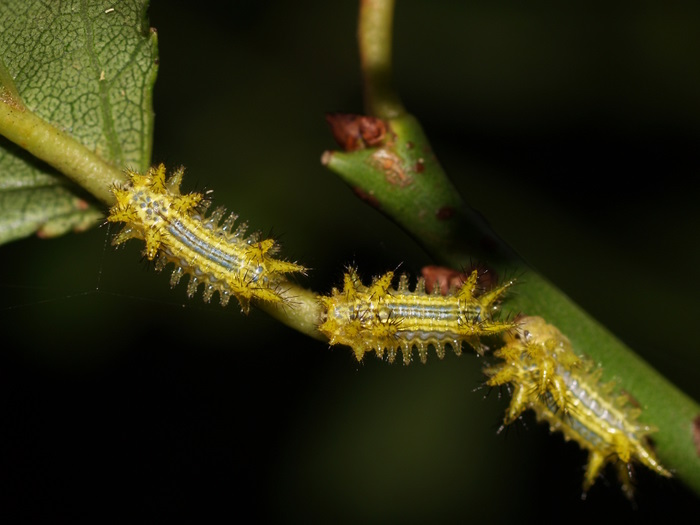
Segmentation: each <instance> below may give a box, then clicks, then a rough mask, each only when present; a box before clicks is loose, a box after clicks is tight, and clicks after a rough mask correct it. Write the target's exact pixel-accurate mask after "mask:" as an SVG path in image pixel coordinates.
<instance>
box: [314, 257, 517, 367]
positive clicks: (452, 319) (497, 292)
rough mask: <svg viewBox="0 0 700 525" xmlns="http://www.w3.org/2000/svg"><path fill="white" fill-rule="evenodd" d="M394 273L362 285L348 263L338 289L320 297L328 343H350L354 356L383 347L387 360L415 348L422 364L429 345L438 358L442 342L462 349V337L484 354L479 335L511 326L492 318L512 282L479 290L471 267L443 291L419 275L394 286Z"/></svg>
mask: <svg viewBox="0 0 700 525" xmlns="http://www.w3.org/2000/svg"><path fill="white" fill-rule="evenodd" d="M393 278H394V272H387V273H386V274H384V275H383V276H381V277H378V278H375V279H374V280H373V281H372V284H371V285H369V286H365V285H363V284H362V281H361V280H360V277H359V276H358V274H357V271H356V270H355V269H353V268H351V269H349V271H348V272H347V273H346V274H345V278H344V285H343V289H342V290H338V289H333V291H332V293H331V295H330V296H321V297H319V300H320V301H321V304H322V305H323V307H324V310H325V315H324V318H323V323H322V324H321V326H320V327H319V330H320V331H321V332H322V333H323V334H325V335H326V336H327V337H328V338H329V340H330V343H331V345H335V344H343V345H347V346H349V347H351V348H352V349H353V351H354V352H355V356H356V357H357V359H358V361H361V360H362V358H363V357H364V354H365V353H366V352H371V351H372V350H374V351H376V353H377V356H378V357H383V356H384V352H385V350H386V352H387V359H388V360H389V362H393V361H394V359H395V358H396V353H397V351H398V350H401V352H402V354H403V361H404V363H405V364H409V363H410V362H411V355H412V351H413V347H415V348H416V349H417V350H418V355H419V356H420V360H421V361H422V362H424V363H425V361H426V359H427V356H428V347H429V346H430V345H432V346H434V347H435V350H436V352H437V355H438V356H439V357H440V358H442V357H444V355H445V345H450V346H451V347H452V349H453V350H454V352H455V353H456V354H458V355H459V354H461V351H462V350H461V346H462V342H466V343H468V344H469V345H470V346H472V347H473V348H474V349H475V350H476V351H477V352H479V353H480V354H483V352H484V347H483V345H482V344H481V341H480V337H481V336H487V335H494V334H499V333H502V332H505V331H507V330H510V329H512V328H513V327H514V326H515V325H514V323H512V322H510V321H496V320H494V316H495V314H496V312H497V309H498V302H499V300H500V298H501V296H502V295H503V294H504V293H505V291H506V290H507V289H508V288H509V287H510V286H511V285H512V284H513V283H514V281H508V282H506V283H505V284H503V285H502V286H499V287H497V288H495V289H493V290H491V291H487V292H484V293H479V291H478V286H477V281H478V278H479V274H478V271H477V270H474V271H473V272H471V274H470V275H469V277H468V278H467V280H466V281H465V282H464V283H463V284H462V285H461V286H460V287H459V288H453V289H451V290H450V291H448V293H447V295H445V296H443V295H440V289H439V286H434V287H433V292H432V293H426V290H425V280H424V279H423V278H420V279H418V282H417V284H416V287H415V289H414V290H413V291H411V290H409V287H408V276H406V275H402V276H401V277H400V279H399V284H398V287H397V288H395V289H393V288H391V282H392V280H393Z"/></svg>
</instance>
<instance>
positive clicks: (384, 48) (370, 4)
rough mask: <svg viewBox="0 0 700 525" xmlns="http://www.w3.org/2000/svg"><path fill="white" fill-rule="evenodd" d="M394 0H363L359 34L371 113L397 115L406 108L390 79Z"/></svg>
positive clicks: (366, 93) (367, 104) (366, 95)
mask: <svg viewBox="0 0 700 525" xmlns="http://www.w3.org/2000/svg"><path fill="white" fill-rule="evenodd" d="M393 19H394V0H361V2H360V20H359V24H358V34H359V42H360V60H361V61H362V76H363V81H364V87H365V106H366V110H367V112H368V113H369V114H371V115H376V116H378V117H380V118H395V117H398V116H400V115H403V114H404V113H405V112H406V110H405V109H404V107H403V104H401V100H400V99H399V97H398V95H397V94H396V92H395V91H394V88H393V86H392V83H391V29H392V24H393Z"/></svg>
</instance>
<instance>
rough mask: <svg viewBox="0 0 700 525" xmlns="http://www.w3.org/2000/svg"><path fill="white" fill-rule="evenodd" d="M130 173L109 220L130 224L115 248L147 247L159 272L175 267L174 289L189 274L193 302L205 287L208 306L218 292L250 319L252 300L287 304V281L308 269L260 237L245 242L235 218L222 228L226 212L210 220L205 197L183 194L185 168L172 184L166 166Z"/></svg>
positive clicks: (117, 192)
mask: <svg viewBox="0 0 700 525" xmlns="http://www.w3.org/2000/svg"><path fill="white" fill-rule="evenodd" d="M127 173H128V175H129V182H128V183H127V184H126V185H124V186H115V188H114V190H113V192H114V196H115V197H116V199H117V204H116V205H114V206H113V207H112V209H111V210H110V215H109V217H108V218H107V220H108V221H110V222H124V223H126V225H125V226H124V229H122V231H121V232H120V233H119V234H118V235H117V236H115V238H114V239H113V241H112V244H115V245H116V244H121V243H123V242H125V241H127V240H129V239H131V238H136V239H142V240H144V241H146V248H145V251H144V255H145V256H146V257H147V258H148V259H149V260H153V259H154V258H156V256H157V257H158V260H157V261H156V268H157V269H158V270H162V269H163V268H164V267H165V266H166V265H167V264H168V263H173V264H175V270H174V271H173V274H172V277H171V279H170V284H171V286H175V285H176V284H177V283H178V282H179V281H180V278H181V277H182V276H183V275H184V274H187V275H189V277H190V278H189V282H188V284H187V295H188V296H189V297H192V296H193V295H194V294H195V293H196V292H197V288H198V287H199V285H200V284H204V300H205V301H206V302H209V300H210V299H211V297H212V295H213V294H214V292H218V293H219V300H220V302H221V304H222V305H224V306H225V305H226V304H227V303H228V301H229V299H230V298H231V296H234V297H236V299H238V301H239V303H240V305H241V310H242V311H243V312H244V313H248V310H249V308H250V301H251V299H258V300H261V301H268V302H273V303H274V302H282V301H283V297H282V295H281V291H280V286H281V282H282V280H283V279H284V275H285V274H288V273H293V272H302V273H303V272H304V270H305V268H304V267H303V266H300V265H298V264H295V263H291V262H287V261H281V260H278V259H274V258H273V257H272V256H273V255H274V254H275V253H277V252H278V251H279V247H278V245H277V244H276V243H275V241H274V240H272V239H264V240H260V239H259V234H257V233H254V234H251V235H249V236H246V235H245V233H246V228H247V225H246V224H245V223H244V224H242V225H240V226H238V227H237V228H236V229H235V230H234V229H233V223H234V222H235V221H236V219H237V218H238V217H237V216H236V215H235V214H233V213H232V214H230V215H229V216H228V217H227V218H226V220H225V221H224V222H223V223H222V224H219V223H220V222H221V219H222V218H223V216H224V214H225V210H224V208H222V207H220V208H216V209H215V210H214V212H213V213H212V214H211V215H210V216H209V217H205V213H206V211H207V209H208V207H209V204H210V202H209V201H208V200H205V199H204V196H203V195H202V194H201V193H188V194H185V195H182V194H181V193H180V184H181V182H182V176H183V174H184V169H183V168H180V169H178V170H177V171H175V173H174V174H173V175H172V176H171V177H170V178H169V179H167V180H166V178H165V166H164V165H163V164H161V165H160V166H158V167H155V168H151V169H149V170H148V171H147V172H146V174H145V175H141V174H139V173H136V172H133V171H130V170H128V171H127Z"/></svg>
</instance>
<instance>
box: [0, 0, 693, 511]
mask: <svg viewBox="0 0 700 525" xmlns="http://www.w3.org/2000/svg"><path fill="white" fill-rule="evenodd" d="M398 4H399V5H398V8H397V19H396V26H395V27H396V30H395V42H396V47H395V77H396V84H397V86H398V88H399V90H400V93H401V95H402V97H403V100H404V102H405V103H406V105H407V107H408V108H409V109H410V110H411V111H412V112H413V113H414V114H416V115H417V116H418V117H419V119H420V120H421V122H422V123H423V124H424V127H425V129H426V131H427V133H428V135H429V136H430V137H431V138H432V140H433V146H434V149H435V151H436V153H437V156H438V158H439V159H440V160H441V162H442V163H443V165H444V166H445V168H446V170H447V172H448V173H449V174H450V175H451V177H452V178H453V180H454V182H455V184H456V185H457V186H458V188H459V189H460V191H461V192H462V193H463V195H464V196H465V197H466V199H467V200H468V202H470V203H471V204H472V205H474V206H475V207H476V208H478V209H479V210H480V211H481V212H482V213H483V214H484V215H485V216H486V217H487V218H488V220H489V221H490V222H491V223H492V224H493V226H494V227H495V229H496V230H497V231H498V232H499V233H500V234H501V235H502V236H503V237H504V238H505V239H506V240H507V241H508V242H510V243H511V244H512V245H513V246H514V247H515V248H516V249H517V250H518V251H520V252H521V253H522V254H523V256H524V257H525V258H526V259H527V260H528V261H530V262H531V263H532V265H533V266H534V267H536V268H538V269H539V270H540V271H541V272H542V273H544V274H545V275H547V276H548V277H549V278H550V279H552V280H553V281H554V282H555V283H557V284H558V285H559V286H560V287H561V288H562V289H563V290H565V291H566V292H567V293H568V294H569V295H570V296H571V297H572V298H573V299H575V300H576V301H577V302H579V303H580V304H581V305H582V306H583V307H584V308H586V309H587V310H588V311H589V312H590V313H591V314H592V315H593V316H595V317H596V318H597V319H599V320H600V321H601V322H603V323H604V324H605V325H607V326H608V327H609V328H610V329H611V330H612V331H613V332H614V333H616V334H617V335H618V336H619V337H620V338H621V339H623V340H624V341H625V342H626V343H628V344H629V345H630V347H632V348H633V349H635V351H637V352H638V353H639V354H640V355H642V356H643V357H644V358H645V359H647V360H648V361H649V362H650V363H651V364H652V365H653V366H655V367H656V368H657V369H658V370H659V371H660V372H662V373H663V374H664V375H666V376H667V377H668V378H669V379H670V380H672V381H673V382H674V383H676V384H677V385H678V386H679V387H680V388H682V389H683V390H684V391H685V392H687V393H688V394H689V395H690V396H691V397H694V398H695V399H700V383H699V382H698V379H697V375H698V371H699V370H700V366H699V365H700V353H699V352H698V345H697V342H696V340H697V334H696V333H695V332H696V323H697V320H696V319H697V314H698V308H697V306H696V301H697V298H698V291H699V289H698V285H697V276H696V274H697V268H698V263H699V262H700V250H699V249H698V240H699V239H698V227H699V226H700V219H699V214H698V204H697V203H698V195H699V193H698V189H699V187H698V183H697V177H696V174H697V173H698V155H697V153H698V143H699V142H698V139H699V138H700V136H699V132H700V95H699V93H700V69H699V68H698V56H699V55H700V32H698V27H700V4H698V3H697V2H694V1H686V2H676V3H674V4H673V6H671V5H663V6H662V5H660V3H656V4H654V3H650V2H641V3H640V2H622V1H617V0H616V1H612V2H583V1H574V2H558V1H557V2H555V1H542V2H534V3H533V2H527V3H522V2H515V1H501V2H493V1H470V2H440V3H439V5H435V4H437V3H430V4H429V3H427V2H421V1H417V0H401V1H400V2H398ZM150 13H151V25H153V26H154V27H156V28H157V29H158V34H159V46H160V73H159V79H158V82H157V85H156V91H155V110H156V133H155V147H154V157H153V161H154V163H155V162H165V163H166V164H167V165H169V166H173V167H174V166H178V165H181V164H184V165H185V166H187V170H188V176H187V177H186V179H185V187H186V188H185V189H198V190H202V189H213V190H215V193H214V198H215V202H216V203H217V204H225V205H226V206H227V207H228V208H229V209H231V210H234V211H236V212H237V213H239V214H240V215H241V217H243V218H246V219H248V220H249V221H250V224H251V227H252V229H261V230H263V231H265V232H272V233H273V234H274V235H276V236H277V237H279V238H280V239H281V242H282V243H283V246H284V254H285V255H286V256H288V257H289V258H291V259H296V260H299V261H301V262H303V263H304V264H305V265H307V266H309V267H311V268H312V269H313V270H312V271H311V272H310V274H309V277H308V278H303V279H301V282H302V284H304V285H305V286H308V287H310V288H313V289H314V290H317V291H319V292H328V291H329V290H330V288H331V287H332V286H334V285H338V284H339V283H340V282H341V278H342V270H343V267H344V266H345V265H346V264H348V263H350V262H355V263H357V264H358V266H359V268H360V270H361V272H362V273H363V274H364V275H366V276H370V275H372V274H376V273H380V272H383V271H386V270H387V269H392V268H395V267H396V266H397V265H398V264H399V263H403V266H402V268H403V269H405V270H406V271H408V272H410V273H412V274H414V275H415V274H417V273H419V271H420V268H421V266H423V265H424V264H428V263H430V259H429V258H428V257H427V255H426V254H424V253H423V252H422V251H421V250H420V249H419V248H417V247H416V246H415V244H414V243H412V242H411V241H410V240H409V239H408V238H407V237H406V236H405V235H404V234H403V233H402V232H400V231H399V230H398V229H397V228H396V227H395V226H393V225H392V224H390V223H389V222H388V221H387V220H386V219H385V218H384V217H383V216H381V215H379V214H378V213H377V212H376V211H374V210H372V209H370V208H368V207H367V206H365V205H364V204H363V203H362V202H361V201H359V200H358V199H356V198H355V197H354V196H353V194H352V192H351V191H350V190H349V189H348V188H347V187H346V186H345V185H344V184H343V183H342V182H341V181H340V180H339V179H337V178H336V177H335V176H334V175H333V174H332V173H331V172H329V171H327V170H326V169H324V168H323V167H322V166H321V165H320V162H319V159H320V157H321V154H322V152H323V151H324V150H325V149H330V148H334V147H335V145H334V143H333V141H332V139H331V136H330V133H329V132H328V129H327V127H326V124H325V121H324V114H325V112H328V111H347V112H361V111H362V100H361V90H360V83H359V70H358V56H357V50H356V42H355V34H356V18H357V2H355V1H340V2H326V1H320V0H316V1H310V2H289V1H286V2H283V1H260V0H255V1H254V0H250V1H236V2H230V3H228V4H227V5H226V6H218V4H210V3H205V2H172V1H165V0H155V1H154V2H153V5H152V6H151V9H150ZM113 232H114V230H112V231H107V229H106V228H105V227H103V228H96V229H93V230H91V231H89V232H87V233H85V234H81V235H68V236H65V237H63V238H60V239H54V240H39V239H36V238H32V239H27V240H24V241H20V242H16V243H13V244H11V245H8V246H4V247H2V250H3V254H4V257H3V258H2V263H1V264H2V268H3V270H4V271H3V273H2V275H3V277H2V278H1V280H0V290H1V297H2V303H1V304H0V315H1V319H2V321H1V324H0V326H2V330H3V334H4V336H5V337H4V341H5V343H4V344H3V352H2V357H0V417H1V418H2V426H1V427H0V428H1V429H2V430H1V431H0V436H1V437H0V483H1V484H2V485H0V493H1V494H2V495H3V496H2V498H3V505H0V514H5V515H7V516H11V515H13V514H15V513H16V512H20V513H21V515H22V516H24V517H30V516H31V517H42V518H43V519H44V520H45V521H51V520H52V519H58V518H61V517H66V516H72V517H77V516H88V517H90V518H91V519H93V520H94V521H96V522H98V523H99V522H103V521H109V518H110V517H113V516H115V515H119V514H125V515H129V516H131V517H132V518H134V519H136V520H137V521H138V520H140V519H141V518H143V519H144V520H147V521H158V520H159V518H161V519H163V520H166V519H167V518H170V517H172V516H182V515H187V514H191V515H192V516H193V517H195V518H200V519H203V518H204V516H206V515H208V514H209V513H212V512H215V511H216V512H219V513H221V514H222V515H223V517H224V518H242V517H243V516H245V515H252V516H254V517H256V518H259V519H263V518H273V519H275V520H276V521H285V522H286V521H290V522H299V521H300V522H312V521H316V520H320V519H325V520H333V521H349V522H357V521H364V522H368V521H369V522H383V523H392V522H402V523H411V522H418V523H421V522H449V521H460V522H468V521H472V520H473V521H482V520H489V522H494V523H496V522H504V523H505V522H508V523H514V522H528V521H532V520H534V519H537V520H540V521H557V522H561V521H563V520H570V519H573V520H574V521H577V520H578V519H581V520H601V521H609V520H611V519H613V518H617V517H624V518H625V519H629V520H632V521H641V520H643V519H645V518H654V519H658V518H665V519H668V518H669V517H670V516H671V514H673V513H675V512H682V511H686V512H687V511H691V512H692V511H695V513H697V509H698V499H697V497H696V496H694V495H692V494H690V493H689V492H688V491H687V490H686V489H685V488H684V487H683V485H682V484H680V483H679V482H677V481H669V480H666V479H662V478H659V477H657V476H655V475H653V474H651V473H650V472H646V471H644V470H642V469H638V470H637V473H638V479H639V487H638V492H637V502H636V504H637V507H638V510H634V508H633V507H632V506H631V505H630V504H629V503H628V502H627V501H626V500H625V499H624V497H623V496H622V495H621V492H620V491H619V489H618V486H617V485H618V484H617V481H616V479H615V477H614V473H613V472H612V471H611V472H608V475H607V476H606V478H605V479H604V480H601V481H599V482H598V483H597V484H596V486H595V487H594V488H593V490H592V491H591V492H590V494H589V497H588V500H587V501H585V502H581V500H580V487H581V480H582V476H583V466H584V464H585V453H583V452H582V451H580V450H579V449H578V448H577V447H576V446H575V445H574V444H570V443H565V442H564V441H563V439H562V437H561V435H553V436H550V435H548V431H547V429H546V427H545V426H544V425H539V424H537V423H536V422H535V421H534V419H533V418H530V417H526V418H525V421H524V424H521V425H518V426H516V427H513V428H510V429H509V430H508V431H507V432H504V433H502V434H497V433H496V430H497V428H498V426H499V422H500V419H501V417H502V414H503V410H504V408H505V406H506V404H507V396H504V397H502V398H500V399H499V395H498V392H495V391H494V392H491V393H490V395H489V396H488V397H487V398H486V399H484V397H485V396H486V395H487V394H488V392H486V391H485V390H479V391H477V392H474V391H473V390H474V389H475V388H478V387H479V386H480V384H481V383H482V381H483V376H482V374H481V366H482V364H483V363H482V361H481V360H479V359H477V358H475V357H474V356H473V355H469V354H466V355H464V356H462V357H461V358H457V357H455V356H454V355H448V356H447V357H446V358H445V359H444V361H439V360H438V359H437V358H435V357H434V356H431V357H430V359H429V361H428V364H427V365H425V366H422V365H419V364H415V365H412V366H410V367H404V366H402V365H399V364H395V365H393V366H389V365H387V364H385V363H382V362H380V361H378V360H376V359H373V358H371V357H370V358H369V359H367V360H366V362H365V363H364V364H357V363H356V362H355V361H354V358H353V357H352V356H351V353H350V352H349V351H348V350H347V349H345V348H340V347H338V348H333V349H329V348H328V347H327V345H325V344H323V343H319V342H317V341H315V340H311V339H308V338H305V337H303V336H301V335H299V334H297V333H295V332H293V331H292V330H290V329H287V328H286V327H284V326H282V325H280V324H278V323H276V322H275V321H274V320H272V319H270V318H268V317H267V316H265V315H264V314H262V313H261V312H258V311H252V312H251V314H250V315H249V316H248V317H245V316H243V315H242V314H240V313H239V312H238V308H237V307H236V306H235V305H233V304H232V305H230V306H229V307H227V308H226V309H222V308H220V307H218V306H217V305H205V304H203V302H202V300H201V294H199V296H198V297H197V298H195V299H192V300H187V299H186V296H185V286H184V284H181V285H180V286H179V287H178V288H176V289H175V290H170V289H169V286H168V284H167V283H168V275H167V272H166V273H164V274H157V273H155V272H154V271H153V270H152V269H149V268H148V265H146V264H145V263H143V262H141V263H140V262H139V260H140V251H141V246H140V245H139V243H137V242H132V243H128V245H127V247H126V248H125V249H123V250H119V251H115V250H114V249H113V248H112V247H111V246H110V245H109V239H110V238H111V235H112V234H113ZM691 515H693V514H691Z"/></svg>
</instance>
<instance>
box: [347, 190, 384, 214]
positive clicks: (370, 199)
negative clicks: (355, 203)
mask: <svg viewBox="0 0 700 525" xmlns="http://www.w3.org/2000/svg"><path fill="white" fill-rule="evenodd" d="M352 191H353V192H354V193H355V195H357V196H358V197H359V198H360V199H362V200H363V201H365V202H366V203H367V204H369V205H370V206H372V207H373V208H376V209H378V210H380V209H381V208H382V206H381V204H380V203H379V200H377V197H375V196H374V195H371V194H369V193H367V192H366V191H365V190H363V189H362V188H360V187H359V186H355V187H354V188H353V189H352Z"/></svg>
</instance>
